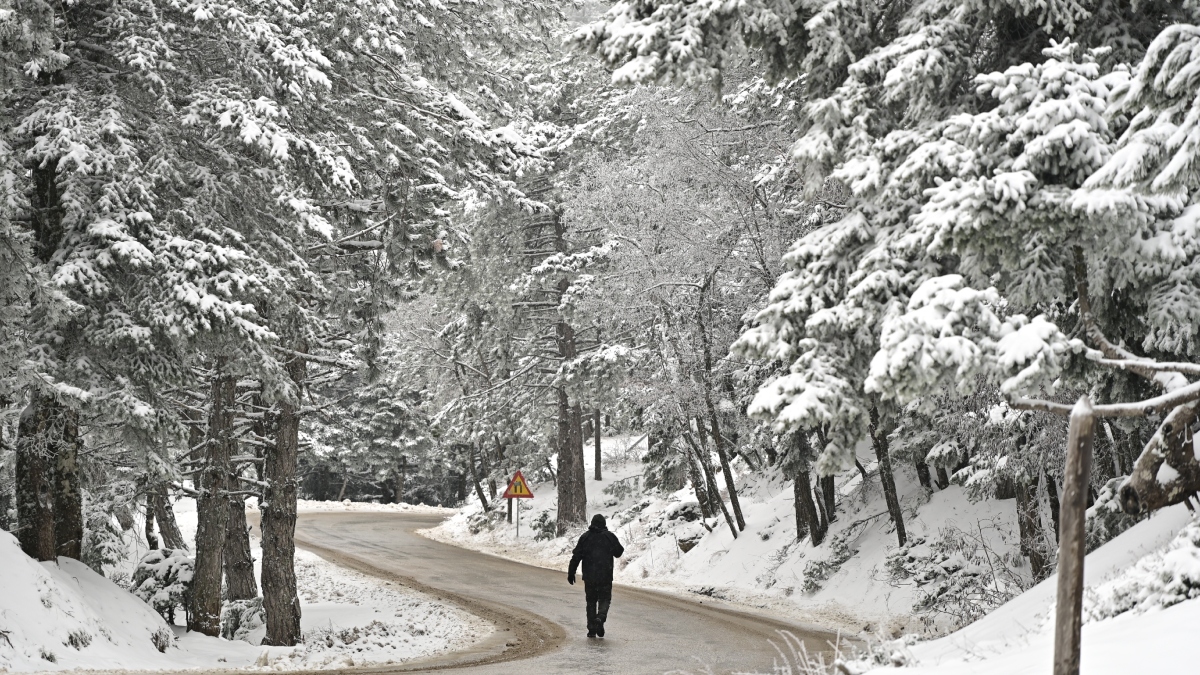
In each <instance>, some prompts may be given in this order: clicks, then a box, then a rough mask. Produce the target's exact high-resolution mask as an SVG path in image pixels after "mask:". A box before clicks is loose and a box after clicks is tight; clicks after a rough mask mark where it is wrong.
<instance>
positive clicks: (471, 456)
mask: <svg viewBox="0 0 1200 675" xmlns="http://www.w3.org/2000/svg"><path fill="white" fill-rule="evenodd" d="M467 465H468V466H470V467H471V480H472V482H473V483H475V494H476V496H478V497H479V505H480V506H482V507H483V510H484V512H487V511H491V510H492V507H491V506H490V505H489V504H488V500H487V495H486V494H484V492H483V485H482V484H481V483H480V482H479V470H478V469H476V468H475V448H467Z"/></svg>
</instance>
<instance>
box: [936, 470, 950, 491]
mask: <svg viewBox="0 0 1200 675" xmlns="http://www.w3.org/2000/svg"><path fill="white" fill-rule="evenodd" d="M937 486H938V489H939V490H945V489H946V488H948V487H950V476H949V475H948V474H947V473H946V467H944V466H939V467H938V468H937Z"/></svg>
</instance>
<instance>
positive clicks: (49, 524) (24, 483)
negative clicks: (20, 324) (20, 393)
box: [16, 393, 58, 561]
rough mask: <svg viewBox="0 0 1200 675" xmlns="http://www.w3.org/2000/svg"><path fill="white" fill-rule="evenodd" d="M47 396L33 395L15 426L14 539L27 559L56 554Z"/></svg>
mask: <svg viewBox="0 0 1200 675" xmlns="http://www.w3.org/2000/svg"><path fill="white" fill-rule="evenodd" d="M55 406H56V404H55V403H54V402H53V401H52V400H51V399H49V398H45V397H42V396H41V395H39V394H36V393H35V394H33V395H32V398H31V400H30V402H29V405H28V406H26V407H25V410H24V411H23V412H22V413H21V420H20V422H19V424H18V426H17V462H16V465H17V466H16V472H17V473H16V490H17V492H16V497H17V525H18V529H17V539H18V540H19V541H20V542H21V550H23V551H25V553H26V555H28V556H30V557H31V558H34V559H37V560H42V561H48V560H55V559H57V557H58V550H57V548H58V541H57V540H56V539H55V537H54V465H53V463H52V460H53V456H52V454H51V452H50V448H49V447H48V446H49V443H48V442H47V441H48V439H49V437H50V436H51V435H52V433H53V432H52V430H51V426H52V417H53V408H54V407H55Z"/></svg>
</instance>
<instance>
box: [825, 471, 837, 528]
mask: <svg viewBox="0 0 1200 675" xmlns="http://www.w3.org/2000/svg"><path fill="white" fill-rule="evenodd" d="M821 495H822V496H824V497H825V511H826V512H827V513H828V514H829V522H831V523H832V522H833V521H835V520H837V482H836V481H835V480H834V477H833V476H822V477H821Z"/></svg>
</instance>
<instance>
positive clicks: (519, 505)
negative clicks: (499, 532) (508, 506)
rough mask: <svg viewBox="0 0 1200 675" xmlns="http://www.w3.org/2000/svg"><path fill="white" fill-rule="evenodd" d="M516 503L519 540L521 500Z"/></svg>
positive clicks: (518, 537) (519, 536)
mask: <svg viewBox="0 0 1200 675" xmlns="http://www.w3.org/2000/svg"><path fill="white" fill-rule="evenodd" d="M516 501H517V539H520V538H521V500H520V499H518V500H516Z"/></svg>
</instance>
